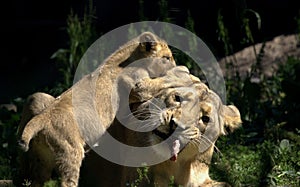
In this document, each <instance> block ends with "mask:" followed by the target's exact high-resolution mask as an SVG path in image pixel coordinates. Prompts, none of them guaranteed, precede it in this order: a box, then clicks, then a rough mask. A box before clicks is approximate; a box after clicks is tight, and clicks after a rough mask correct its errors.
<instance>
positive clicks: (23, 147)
mask: <svg viewBox="0 0 300 187" xmlns="http://www.w3.org/2000/svg"><path fill="white" fill-rule="evenodd" d="M18 145H19V148H20V149H21V150H22V151H24V152H27V151H28V149H29V146H28V144H26V142H25V141H24V140H18Z"/></svg>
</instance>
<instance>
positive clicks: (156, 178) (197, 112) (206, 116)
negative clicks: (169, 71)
mask: <svg viewBox="0 0 300 187" xmlns="http://www.w3.org/2000/svg"><path fill="white" fill-rule="evenodd" d="M160 99H162V100H163V101H164V102H165V106H166V108H158V106H160V105H159V104H157V103H154V101H153V100H152V101H148V102H145V103H144V104H142V105H140V106H139V107H137V109H136V112H134V113H135V115H136V116H137V117H142V118H144V120H146V123H141V125H143V124H145V125H149V123H150V124H151V125H152V126H156V128H155V129H154V130H152V131H150V132H146V133H145V132H143V133H140V132H137V131H130V130H128V129H127V130H126V129H125V130H123V132H124V133H125V134H124V138H125V139H126V140H125V141H126V142H127V144H129V145H136V146H143V147H146V146H153V147H154V148H153V154H152V155H151V157H156V158H159V157H161V156H165V155H167V156H168V157H169V158H170V159H169V160H167V161H165V162H162V163H159V164H156V165H153V166H150V168H149V173H148V181H147V180H146V181H144V183H142V186H168V184H170V178H171V177H174V184H175V186H177V185H182V186H189V187H199V186H206V187H207V186H214V185H216V186H226V185H227V184H226V183H218V182H215V181H213V180H211V179H210V177H209V173H208V171H209V164H210V161H211V158H212V154H213V150H214V143H215V141H216V140H217V138H218V137H219V136H220V135H225V134H226V131H225V127H228V128H229V129H230V131H233V130H234V129H236V128H238V127H239V126H240V124H241V119H240V113H239V111H238V109H237V108H236V107H235V106H233V105H229V106H226V105H223V104H222V102H221V100H220V98H219V96H218V95H217V94H216V93H214V92H213V91H212V90H209V89H208V88H207V87H206V86H205V85H204V84H202V83H197V84H194V85H193V86H192V87H183V88H175V89H174V88H171V89H167V92H166V93H164V95H163V96H162V97H160ZM145 105H149V106H148V107H145ZM151 105H154V106H152V107H151ZM147 113H148V114H149V115H147ZM140 114H142V115H140ZM145 114H146V115H145ZM149 116H150V117H149ZM157 119H159V120H157ZM150 121H151V122H150ZM129 123H130V120H129ZM163 141H165V142H167V144H168V146H165V148H164V149H162V148H161V147H160V148H156V147H155V146H154V145H156V144H159V143H161V142H163ZM162 154H164V155H162ZM121 176H122V180H121V186H125V185H126V184H128V183H130V182H132V181H134V179H137V178H138V175H137V172H136V168H129V167H124V168H123V172H122V173H121Z"/></svg>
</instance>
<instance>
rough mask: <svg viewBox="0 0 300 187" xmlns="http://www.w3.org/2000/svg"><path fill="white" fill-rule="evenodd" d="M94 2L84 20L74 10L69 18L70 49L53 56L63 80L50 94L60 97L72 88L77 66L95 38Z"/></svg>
mask: <svg viewBox="0 0 300 187" xmlns="http://www.w3.org/2000/svg"><path fill="white" fill-rule="evenodd" d="M92 2H93V1H90V4H89V6H88V9H85V12H84V15H83V18H82V19H80V18H79V16H78V15H77V14H74V12H73V11H72V10H71V13H70V14H69V16H68V18H67V34H68V37H69V48H68V49H59V50H57V51H56V52H55V53H54V54H53V55H52V56H51V58H52V59H55V60H56V62H57V65H58V68H59V71H60V72H61V73H62V76H63V80H62V81H61V82H58V83H57V86H56V87H55V88H54V89H51V90H49V92H50V94H53V95H58V94H60V93H61V92H63V91H64V90H66V89H67V88H69V87H71V86H72V84H73V78H74V74H75V71H76V68H77V65H78V63H79V62H80V59H81V57H82V56H83V54H84V53H85V52H86V50H87V49H88V47H89V46H90V44H91V43H92V42H93V39H94V38H95V28H94V26H93V18H94V15H95V9H94V8H93V4H92Z"/></svg>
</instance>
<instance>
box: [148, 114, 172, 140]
mask: <svg viewBox="0 0 300 187" xmlns="http://www.w3.org/2000/svg"><path fill="white" fill-rule="evenodd" d="M176 127H177V125H176V124H175V122H174V120H173V117H172V118H171V120H170V122H169V129H168V133H165V132H162V131H160V130H158V128H156V129H154V130H153V131H152V132H153V133H154V134H155V135H156V136H158V137H160V138H161V139H162V140H166V139H168V138H169V137H170V136H171V135H172V134H173V132H174V131H175V128H176Z"/></svg>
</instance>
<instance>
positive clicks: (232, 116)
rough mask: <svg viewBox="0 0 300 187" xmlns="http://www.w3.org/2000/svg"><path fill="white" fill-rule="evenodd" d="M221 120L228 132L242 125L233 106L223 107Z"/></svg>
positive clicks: (237, 111) (238, 113)
mask: <svg viewBox="0 0 300 187" xmlns="http://www.w3.org/2000/svg"><path fill="white" fill-rule="evenodd" d="M223 120H224V125H225V127H228V128H229V130H230V132H232V131H234V130H235V129H237V128H238V127H240V125H241V124H242V120H241V115H240V112H239V110H238V109H237V108H236V107H235V106H233V105H228V106H226V105H223Z"/></svg>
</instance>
